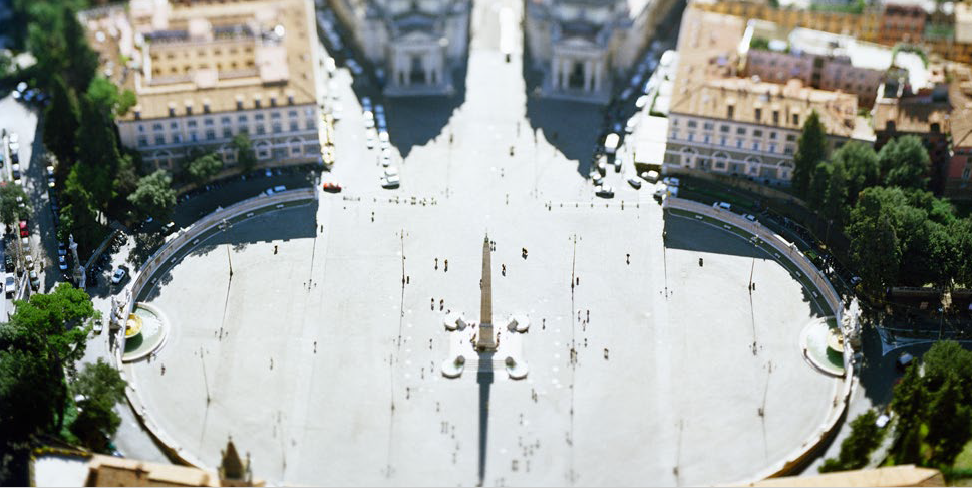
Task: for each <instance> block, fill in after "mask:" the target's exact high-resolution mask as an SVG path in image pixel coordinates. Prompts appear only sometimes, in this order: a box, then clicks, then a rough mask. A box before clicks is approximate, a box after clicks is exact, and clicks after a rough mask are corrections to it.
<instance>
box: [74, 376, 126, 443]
mask: <svg viewBox="0 0 972 488" xmlns="http://www.w3.org/2000/svg"><path fill="white" fill-rule="evenodd" d="M71 390H72V391H73V392H74V393H75V394H76V395H79V396H80V398H81V399H80V401H78V402H77V408H78V416H77V418H75V420H74V422H73V423H72V424H71V433H72V434H74V435H75V436H77V438H78V439H79V440H80V441H81V443H82V444H84V445H85V446H86V447H87V448H89V449H93V450H96V451H101V452H104V451H106V450H107V448H108V439H110V438H111V436H113V435H114V433H115V431H116V430H117V429H118V425H119V424H121V419H120V418H119V417H118V414H116V413H115V411H114V406H115V404H116V403H119V402H121V401H122V400H123V399H124V398H125V380H123V379H121V376H120V375H119V374H118V370H116V369H115V368H113V367H112V366H111V365H110V364H108V363H107V362H105V361H104V359H102V358H98V362H96V363H89V364H86V365H85V366H84V369H83V370H82V371H81V373H79V374H78V376H77V378H76V379H75V380H74V383H73V384H72V385H71Z"/></svg>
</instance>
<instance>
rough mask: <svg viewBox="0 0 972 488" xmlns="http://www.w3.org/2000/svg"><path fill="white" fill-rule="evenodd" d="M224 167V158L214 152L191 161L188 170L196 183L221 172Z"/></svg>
mask: <svg viewBox="0 0 972 488" xmlns="http://www.w3.org/2000/svg"><path fill="white" fill-rule="evenodd" d="M222 169H223V160H222V159H220V157H219V156H217V155H216V154H214V153H209V154H204V155H202V156H200V157H198V158H196V159H194V160H193V161H192V162H191V163H189V167H188V168H187V170H186V171H188V173H189V177H190V178H192V179H193V181H195V182H196V183H203V182H205V181H207V180H209V179H210V178H212V177H213V176H216V175H217V174H219V172H220V171H221V170H222Z"/></svg>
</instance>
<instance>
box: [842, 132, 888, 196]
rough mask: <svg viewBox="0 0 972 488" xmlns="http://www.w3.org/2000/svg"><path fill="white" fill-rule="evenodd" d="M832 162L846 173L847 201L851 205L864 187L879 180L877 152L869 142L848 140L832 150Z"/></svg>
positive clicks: (874, 184)
mask: <svg viewBox="0 0 972 488" xmlns="http://www.w3.org/2000/svg"><path fill="white" fill-rule="evenodd" d="M833 162H834V164H836V165H841V166H843V167H844V170H845V171H846V173H847V203H848V205H850V206H853V205H854V203H856V202H857V195H858V194H859V193H860V192H862V191H864V189H865V188H870V187H872V186H876V185H878V184H879V183H880V182H881V170H880V166H879V164H878V156H877V153H876V152H874V148H873V147H871V146H870V145H869V144H863V143H860V142H856V141H850V142H848V143H846V144H844V145H843V146H841V147H840V148H839V149H837V150H836V151H834V155H833Z"/></svg>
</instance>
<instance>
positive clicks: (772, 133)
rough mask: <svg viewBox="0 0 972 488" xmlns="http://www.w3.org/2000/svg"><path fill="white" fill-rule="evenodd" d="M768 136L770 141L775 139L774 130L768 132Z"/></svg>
mask: <svg viewBox="0 0 972 488" xmlns="http://www.w3.org/2000/svg"><path fill="white" fill-rule="evenodd" d="M769 136H770V140H771V141H775V140H776V132H770V133H769Z"/></svg>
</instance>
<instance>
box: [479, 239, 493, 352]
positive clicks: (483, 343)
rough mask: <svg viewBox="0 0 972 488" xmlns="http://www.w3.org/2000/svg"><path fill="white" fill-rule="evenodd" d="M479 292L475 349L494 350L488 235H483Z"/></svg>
mask: <svg viewBox="0 0 972 488" xmlns="http://www.w3.org/2000/svg"><path fill="white" fill-rule="evenodd" d="M480 282H481V283H482V285H481V286H480V288H481V290H480V294H479V315H480V316H479V338H478V339H477V341H476V349H478V350H480V351H495V350H496V336H495V334H494V332H493V287H492V285H491V283H490V270H489V235H487V236H485V237H483V277H482V279H481V280H480Z"/></svg>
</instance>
